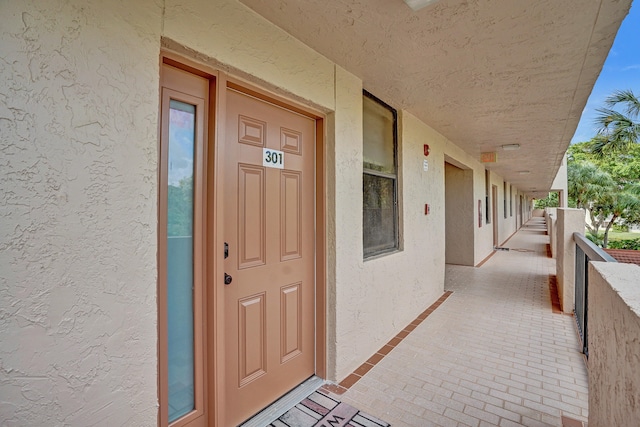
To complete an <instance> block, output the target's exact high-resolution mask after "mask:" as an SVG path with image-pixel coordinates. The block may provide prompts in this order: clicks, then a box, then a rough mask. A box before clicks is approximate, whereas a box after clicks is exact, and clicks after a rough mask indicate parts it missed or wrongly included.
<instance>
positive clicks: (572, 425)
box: [561, 415, 586, 427]
mask: <svg viewBox="0 0 640 427" xmlns="http://www.w3.org/2000/svg"><path fill="white" fill-rule="evenodd" d="M561 420H562V427H585V425H586V423H584V422H582V421H578V420H574V419H573V418H569V417H567V416H564V415H563V416H562V417H561Z"/></svg>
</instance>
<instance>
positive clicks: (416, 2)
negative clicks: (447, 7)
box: [404, 0, 439, 12]
mask: <svg viewBox="0 0 640 427" xmlns="http://www.w3.org/2000/svg"><path fill="white" fill-rule="evenodd" d="M438 1H439V0H404V2H405V3H406V4H407V6H409V7H410V8H411V9H413V11H414V12H416V11H418V10H420V9H422V8H423V7H427V6H429V5H431V4H434V3H437V2H438Z"/></svg>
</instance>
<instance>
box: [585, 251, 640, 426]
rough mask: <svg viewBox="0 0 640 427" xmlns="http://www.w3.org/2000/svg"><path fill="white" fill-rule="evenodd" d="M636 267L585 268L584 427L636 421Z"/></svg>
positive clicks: (639, 326)
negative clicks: (586, 417)
mask: <svg viewBox="0 0 640 427" xmlns="http://www.w3.org/2000/svg"><path fill="white" fill-rule="evenodd" d="M638 276H640V267H639V266H637V265H634V264H622V263H606V262H593V263H591V264H590V265H589V303H588V304H589V307H588V316H589V319H588V320H589V323H588V334H589V362H588V364H587V368H588V372H589V425H590V426H595V427H599V426H636V425H638V420H640V287H639V286H638Z"/></svg>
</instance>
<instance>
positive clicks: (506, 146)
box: [501, 144, 520, 151]
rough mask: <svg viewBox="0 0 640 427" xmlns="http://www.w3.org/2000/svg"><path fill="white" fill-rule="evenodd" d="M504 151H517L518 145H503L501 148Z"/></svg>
mask: <svg viewBox="0 0 640 427" xmlns="http://www.w3.org/2000/svg"><path fill="white" fill-rule="evenodd" d="M501 147H502V149H503V150H504V151H513V150H519V149H520V144H505V145H502V146H501Z"/></svg>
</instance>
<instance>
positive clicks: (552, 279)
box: [549, 274, 562, 314]
mask: <svg viewBox="0 0 640 427" xmlns="http://www.w3.org/2000/svg"><path fill="white" fill-rule="evenodd" d="M549 295H550V296H551V311H553V312H554V313H555V314H562V306H561V305H560V298H559V297H558V279H557V277H556V275H555V274H550V275H549Z"/></svg>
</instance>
